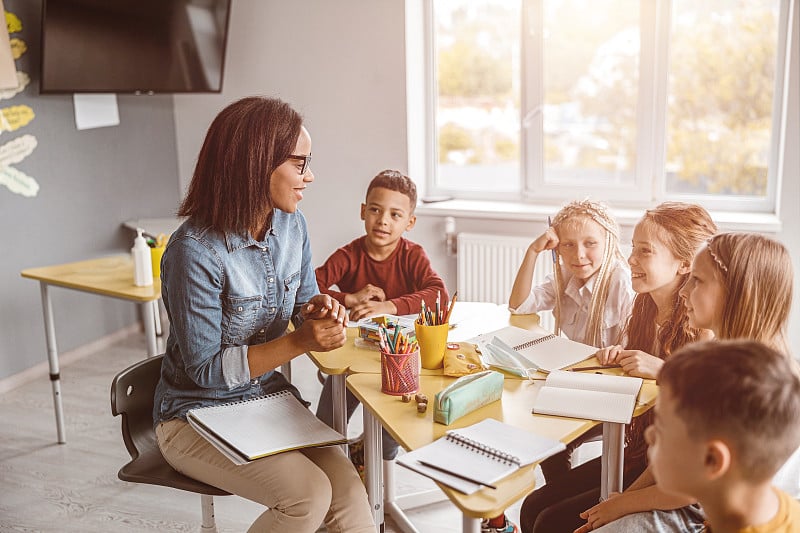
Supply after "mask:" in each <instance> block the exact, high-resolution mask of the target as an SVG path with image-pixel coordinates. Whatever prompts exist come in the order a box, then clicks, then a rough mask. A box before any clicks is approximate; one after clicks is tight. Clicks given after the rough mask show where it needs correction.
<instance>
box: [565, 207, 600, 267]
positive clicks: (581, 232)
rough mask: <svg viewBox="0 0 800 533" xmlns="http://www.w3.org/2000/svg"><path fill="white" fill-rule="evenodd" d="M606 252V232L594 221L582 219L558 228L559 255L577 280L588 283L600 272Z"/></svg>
mask: <svg viewBox="0 0 800 533" xmlns="http://www.w3.org/2000/svg"><path fill="white" fill-rule="evenodd" d="M605 250H606V230H605V229H604V228H603V227H602V226H601V225H600V224H598V223H597V222H595V221H594V220H591V219H589V218H581V219H580V220H576V221H575V222H569V223H566V224H562V225H561V226H560V227H559V228H558V253H559V254H560V255H561V260H562V262H563V263H564V266H565V267H566V268H567V270H569V271H570V273H571V274H572V275H573V276H575V277H576V278H577V279H580V280H583V281H586V280H587V279H589V278H591V277H592V276H594V275H595V273H597V271H598V270H600V266H601V265H602V264H603V254H605Z"/></svg>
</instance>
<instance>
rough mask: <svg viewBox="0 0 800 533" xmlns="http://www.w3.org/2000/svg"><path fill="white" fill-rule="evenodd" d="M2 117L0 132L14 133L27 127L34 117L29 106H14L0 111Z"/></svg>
mask: <svg viewBox="0 0 800 533" xmlns="http://www.w3.org/2000/svg"><path fill="white" fill-rule="evenodd" d="M0 112H2V114H3V117H2V119H0V131H14V130H18V129H19V128H21V127H23V126H27V125H28V124H29V123H30V121H31V120H33V118H34V117H35V116H36V115H35V114H34V112H33V109H31V108H30V107H29V106H26V105H14V106H10V107H4V108H3V109H0Z"/></svg>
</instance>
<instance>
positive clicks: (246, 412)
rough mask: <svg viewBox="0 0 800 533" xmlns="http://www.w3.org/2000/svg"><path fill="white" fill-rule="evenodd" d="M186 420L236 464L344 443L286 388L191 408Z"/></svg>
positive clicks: (340, 436)
mask: <svg viewBox="0 0 800 533" xmlns="http://www.w3.org/2000/svg"><path fill="white" fill-rule="evenodd" d="M186 419H187V421H188V422H189V424H191V426H192V427H193V428H194V429H195V430H196V431H197V432H198V433H199V434H200V435H202V436H203V437H205V439H206V440H208V442H210V443H211V444H213V445H214V447H215V448H217V449H218V450H219V451H220V452H222V453H223V454H224V455H225V456H226V457H227V458H228V459H230V460H231V461H233V462H234V463H235V464H237V465H243V464H246V463H248V462H250V461H254V460H256V459H259V458H261V457H267V456H269V455H275V454H276V453H281V452H286V451H290V450H298V449H300V448H311V447H314V446H328V445H331V444H342V443H344V442H347V439H346V438H345V437H344V436H343V435H342V434H341V433H339V432H337V431H335V430H333V429H331V428H330V427H328V426H327V425H325V423H324V422H322V421H321V420H320V419H319V418H317V417H316V416H314V414H313V413H312V412H311V411H309V410H308V409H307V408H306V407H305V406H304V405H303V404H302V403H300V401H299V400H298V399H297V398H295V396H294V395H293V394H292V393H291V392H289V391H287V390H284V391H280V392H275V393H272V394H268V395H266V396H259V397H258V398H253V399H250V400H244V401H241V402H233V403H227V404H223V405H215V406H211V407H200V408H197V409H191V410H189V412H188V413H187V416H186Z"/></svg>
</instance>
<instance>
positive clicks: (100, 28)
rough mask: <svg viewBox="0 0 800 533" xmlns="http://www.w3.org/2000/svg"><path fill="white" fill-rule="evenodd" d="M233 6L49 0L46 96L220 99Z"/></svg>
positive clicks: (196, 1)
mask: <svg viewBox="0 0 800 533" xmlns="http://www.w3.org/2000/svg"><path fill="white" fill-rule="evenodd" d="M230 7H231V0H44V3H43V10H42V54H41V57H42V63H41V83H40V85H39V92H40V93H43V94H50V93H136V94H155V93H218V92H220V91H221V90H222V75H223V68H224V64H225V45H226V43H227V40H228V18H229V14H230Z"/></svg>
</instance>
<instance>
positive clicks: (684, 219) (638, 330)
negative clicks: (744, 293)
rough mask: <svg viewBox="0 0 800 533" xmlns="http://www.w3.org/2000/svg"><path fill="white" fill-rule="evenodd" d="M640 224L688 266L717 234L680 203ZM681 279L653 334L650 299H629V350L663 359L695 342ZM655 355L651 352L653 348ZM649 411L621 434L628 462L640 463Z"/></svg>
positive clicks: (701, 214)
mask: <svg viewBox="0 0 800 533" xmlns="http://www.w3.org/2000/svg"><path fill="white" fill-rule="evenodd" d="M640 225H644V226H645V227H646V228H648V229H649V230H650V231H651V232H652V233H653V234H655V235H656V236H657V237H658V239H659V240H660V241H661V242H663V243H664V245H665V246H666V247H667V249H668V250H669V251H670V252H671V253H672V255H674V256H675V258H676V259H678V260H680V261H681V262H684V263H685V264H686V265H691V264H692V259H694V255H695V253H697V250H698V249H699V248H700V247H701V246H702V245H703V243H704V242H706V241H707V240H708V239H709V237H711V236H712V235H714V233H716V232H717V225H716V224H715V223H714V221H713V220H711V215H709V214H708V211H706V210H705V209H704V208H703V207H702V206H699V205H697V204H688V203H683V202H664V203H662V204H659V205H657V206H656V207H654V208H653V209H648V210H647V211H645V213H644V216H642V219H641V220H640V221H639V222H638V224H637V226H640ZM679 276H680V277H681V280H680V282H679V283H678V286H677V287H676V288H675V292H674V293H673V295H672V312H671V313H670V318H669V319H668V320H667V321H665V322H664V323H663V324H661V327H660V328H659V329H658V331H656V329H657V328H656V318H657V317H658V308H657V306H656V302H655V301H654V300H653V297H652V296H651V295H650V294H648V293H644V294H637V295H636V297H635V298H634V300H633V311H632V312H631V317H630V319H628V324H627V326H626V333H627V336H628V342H627V344H626V346H625V347H626V348H627V349H629V350H641V351H643V352H646V353H649V354H652V355H655V356H657V357H660V358H661V359H666V358H667V357H669V356H670V354H672V353H673V352H674V351H675V350H678V349H679V348H681V347H682V346H684V345H686V344H688V343H690V342H693V341H695V340H697V337H698V335H699V333H700V332H699V330H697V329H694V328H692V327H690V326H689V317H688V315H687V313H686V307H685V306H684V305H683V301H682V300H681V298H680V295H679V294H678V292H679V291H680V289H681V287H683V285H684V284H685V283H686V280H688V279H689V274H688V273H687V274H679ZM656 345H657V347H658V350H657V353H652V352H653V349H654V346H656ZM652 421H653V415H652V411H648V412H647V413H645V414H643V415H642V416H639V417H636V418H634V419H633V421H632V423H631V424H630V425H629V426H628V430H627V432H626V434H625V444H626V450H625V456H626V458H628V460H634V461H644V460H645V455H646V453H647V445H646V443H645V441H644V430H645V429H646V428H647V427H648V426H649V425H650V424H651V423H652Z"/></svg>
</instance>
